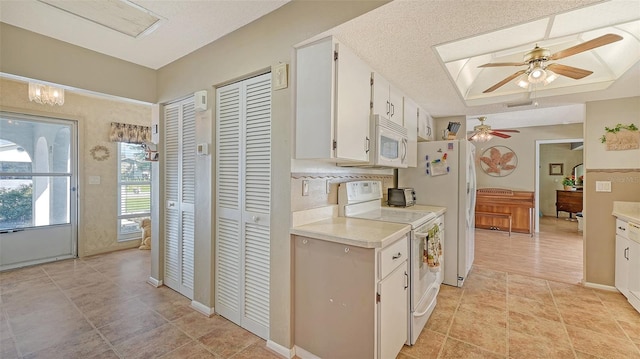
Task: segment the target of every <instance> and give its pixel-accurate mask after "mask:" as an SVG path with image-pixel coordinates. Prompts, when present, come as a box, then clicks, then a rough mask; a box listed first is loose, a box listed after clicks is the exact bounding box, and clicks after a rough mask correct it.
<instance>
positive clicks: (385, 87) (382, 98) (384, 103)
mask: <svg viewBox="0 0 640 359" xmlns="http://www.w3.org/2000/svg"><path fill="white" fill-rule="evenodd" d="M371 83H372V86H371V102H372V103H373V114H374V115H382V116H384V117H386V118H387V119H389V120H391V121H393V122H395V123H397V124H398V125H400V126H404V119H403V108H402V106H403V95H402V93H401V92H400V90H398V89H397V88H395V87H394V86H393V85H391V84H390V83H389V81H387V80H386V79H385V78H384V77H382V75H380V74H378V73H372V74H371Z"/></svg>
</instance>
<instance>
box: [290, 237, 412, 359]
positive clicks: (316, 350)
mask: <svg viewBox="0 0 640 359" xmlns="http://www.w3.org/2000/svg"><path fill="white" fill-rule="evenodd" d="M408 245H409V239H408V236H404V237H402V239H399V240H398V241H396V242H394V243H392V244H390V245H388V246H386V247H385V248H382V249H379V248H362V247H357V246H350V245H345V244H340V243H334V242H330V241H325V240H321V239H314V238H309V237H304V236H294V334H295V346H296V354H297V355H298V356H299V357H301V358H314V357H316V358H317V357H319V358H379V359H386V358H395V357H396V356H397V355H398V353H399V352H400V350H401V349H402V346H403V345H404V343H405V342H406V341H407V335H408V333H407V332H408V317H409V297H408V295H409V292H408V291H409V289H408V287H409V276H408V270H409V269H408V265H407V259H408V252H409V247H408Z"/></svg>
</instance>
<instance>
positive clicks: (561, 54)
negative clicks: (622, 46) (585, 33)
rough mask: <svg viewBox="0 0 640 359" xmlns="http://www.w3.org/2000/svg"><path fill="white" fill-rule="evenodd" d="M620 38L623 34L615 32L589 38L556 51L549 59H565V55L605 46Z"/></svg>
mask: <svg viewBox="0 0 640 359" xmlns="http://www.w3.org/2000/svg"><path fill="white" fill-rule="evenodd" d="M620 40H622V36H619V35H615V34H606V35H602V36H600V37H596V38H595V39H593V40H589V41H587V42H583V43H581V44H580V45H576V46H573V47H570V48H568V49H564V50H560V51H558V52H556V53H555V54H553V55H551V56H550V57H549V60H559V59H563V58H565V57H568V56H572V55H575V54H579V53H581V52H585V51H588V50H591V49H595V48H596V47H600V46H604V45H607V44H610V43H612V42H616V41H620Z"/></svg>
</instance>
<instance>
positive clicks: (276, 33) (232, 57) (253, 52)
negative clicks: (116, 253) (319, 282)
mask: <svg viewBox="0 0 640 359" xmlns="http://www.w3.org/2000/svg"><path fill="white" fill-rule="evenodd" d="M386 2H387V1H335V2H332V3H331V4H330V5H328V4H327V2H319V1H293V2H290V3H288V4H286V5H284V6H282V7H281V8H279V9H278V10H276V11H274V12H272V13H270V14H268V15H266V16H264V17H262V18H260V19H258V20H256V21H255V22H253V23H251V24H249V25H247V26H245V27H243V28H241V29H239V30H237V31H235V32H233V33H231V34H229V35H227V36H225V37H223V38H222V39H219V40H217V41H215V42H213V43H211V44H209V45H207V46H204V47H203V48H201V49H199V50H196V51H194V52H193V53H191V54H189V55H188V56H185V57H183V58H181V59H179V60H177V61H175V62H173V63H171V64H169V65H167V66H165V67H163V68H161V69H160V70H159V71H158V99H159V100H158V101H159V102H167V101H171V100H174V99H177V98H180V97H183V96H186V95H188V94H191V93H193V92H194V91H197V90H203V89H207V90H209V91H210V96H209V102H210V104H211V105H210V107H212V113H215V92H214V91H213V87H215V86H219V85H221V84H225V83H229V82H233V81H234V80H237V79H242V78H245V77H247V76H249V75H250V74H257V73H261V72H265V71H267V70H268V69H269V68H270V67H271V66H272V65H276V64H278V63H280V62H283V63H288V64H290V73H289V81H290V86H289V87H288V88H287V89H284V90H279V91H274V92H273V97H272V137H273V138H272V178H271V183H272V193H271V198H272V205H271V248H270V251H271V252H270V256H271V273H270V274H271V275H270V278H271V282H270V293H271V294H270V303H271V304H270V320H271V323H270V333H269V337H270V340H271V341H273V342H275V343H277V344H279V345H282V346H283V347H285V348H291V347H292V346H293V330H292V321H293V318H292V315H291V313H292V301H293V296H292V283H291V280H292V268H291V256H292V252H291V239H290V235H289V227H290V213H291V184H290V183H291V179H290V174H291V167H292V163H291V157H292V151H291V146H292V145H291V139H292V137H291V136H292V133H293V110H294V107H293V101H294V98H293V91H292V90H293V88H292V87H293V86H295V84H292V83H291V79H293V78H294V76H293V71H295V64H293V54H294V52H293V46H294V45H296V44H298V43H300V42H302V41H304V40H306V39H308V38H310V37H312V36H315V35H317V34H319V33H321V32H323V31H326V30H328V29H330V28H332V27H334V26H336V25H338V24H341V23H343V22H345V21H348V20H350V19H351V18H353V17H356V16H359V15H361V14H363V13H365V12H367V11H370V10H372V9H374V8H376V7H378V6H380V5H383V4H384V3H386ZM213 121H214V119H213V118H212V119H211V122H212V123H214V122H213ZM212 127H213V129H212V131H211V132H210V133H209V136H210V137H209V139H213V138H215V133H213V132H214V131H215V126H212ZM210 141H211V140H210ZM211 168H212V169H211V171H210V172H209V173H206V174H203V173H202V172H200V170H198V171H199V173H198V174H197V176H198V177H199V176H201V175H210V176H211V177H212V178H215V173H214V172H215V165H214V164H212V165H211ZM211 185H212V186H215V182H214V181H212V182H211ZM210 192H211V193H212V194H213V193H215V190H214V188H211V189H210ZM214 200H215V199H214V198H212V201H214ZM161 202H162V199H161ZM200 210H207V209H206V208H204V209H203V208H201V207H197V208H196V211H200ZM210 218H211V222H212V223H213V224H212V227H213V228H215V223H214V221H215V213H213V210H212V211H211V217H210ZM214 240H215V239H214ZM210 241H211V238H198V237H196V253H199V248H205V250H204V251H203V252H206V253H204V254H203V255H202V256H201V257H196V263H195V271H196V273H200V275H199V276H196V283H195V286H196V288H198V287H201V288H208V292H207V293H205V292H203V291H199V290H198V289H196V293H195V295H196V297H194V300H197V301H198V302H200V303H203V304H205V305H208V306H210V307H213V303H214V291H213V290H214V286H213V278H214V275H213V269H214V268H215V265H212V263H213V259H214V257H213V249H212V247H211V245H210Z"/></svg>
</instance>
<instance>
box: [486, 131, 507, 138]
mask: <svg viewBox="0 0 640 359" xmlns="http://www.w3.org/2000/svg"><path fill="white" fill-rule="evenodd" d="M489 133H490V134H492V135H494V136H498V137H502V138H509V137H511V136H510V135H507V134H505V133H500V132H496V131H491V132H489Z"/></svg>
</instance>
